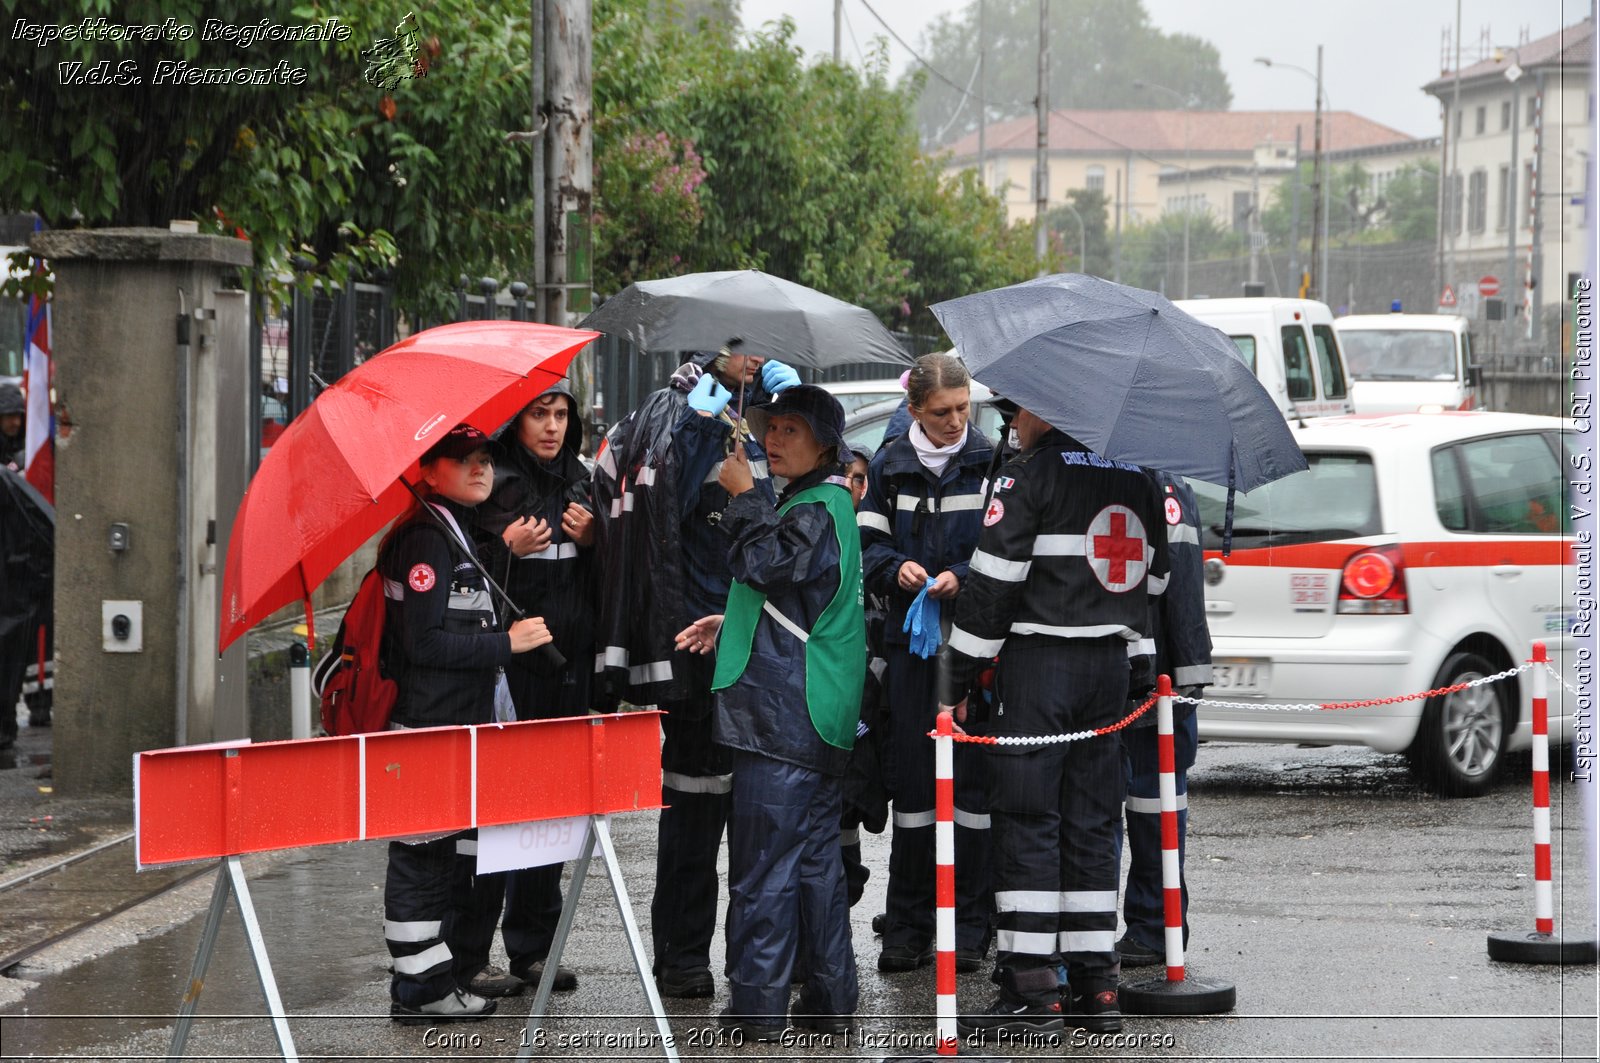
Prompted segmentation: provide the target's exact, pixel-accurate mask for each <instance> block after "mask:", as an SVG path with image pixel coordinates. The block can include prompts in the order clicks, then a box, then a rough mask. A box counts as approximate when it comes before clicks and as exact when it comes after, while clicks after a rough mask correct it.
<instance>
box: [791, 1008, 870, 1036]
mask: <svg viewBox="0 0 1600 1063" xmlns="http://www.w3.org/2000/svg"><path fill="white" fill-rule="evenodd" d="M855 1024H856V1017H855V1016H854V1015H828V1014H824V1013H820V1012H819V1013H817V1014H814V1015H808V1014H804V1013H801V1012H794V1013H793V1014H791V1015H790V1016H789V1025H790V1026H793V1027H794V1028H795V1029H797V1030H810V1031H811V1032H812V1033H825V1034H842V1033H849V1032H850V1027H852V1026H854V1025H855Z"/></svg>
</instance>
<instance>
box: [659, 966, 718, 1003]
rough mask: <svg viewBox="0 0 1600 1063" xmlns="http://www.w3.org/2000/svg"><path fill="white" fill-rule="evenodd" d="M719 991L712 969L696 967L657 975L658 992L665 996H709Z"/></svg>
mask: <svg viewBox="0 0 1600 1063" xmlns="http://www.w3.org/2000/svg"><path fill="white" fill-rule="evenodd" d="M716 991H717V987H716V984H715V983H714V982H713V981H712V980H711V970H710V968H707V967H695V968H693V969H691V970H687V971H662V972H661V973H660V974H658V975H656V992H658V993H660V994H661V995H662V996H664V997H683V998H689V997H709V996H713V995H714V994H715V993H716Z"/></svg>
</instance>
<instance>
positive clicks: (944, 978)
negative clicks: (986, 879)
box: [933, 712, 956, 1056]
mask: <svg viewBox="0 0 1600 1063" xmlns="http://www.w3.org/2000/svg"><path fill="white" fill-rule="evenodd" d="M952 734H953V730H952V728H951V721H950V714H949V713H947V712H941V713H940V714H939V723H938V730H937V731H936V732H935V735H936V737H935V738H934V742H933V778H934V783H933V795H934V805H933V808H934V822H933V844H934V935H933V941H934V948H935V950H936V952H935V959H934V993H935V1012H934V1014H935V1017H936V1020H937V1024H938V1025H937V1031H938V1046H939V1054H940V1055H941V1056H953V1055H955V1054H956V784H955V742H954V741H953V740H952V737H951V736H952Z"/></svg>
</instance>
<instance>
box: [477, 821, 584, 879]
mask: <svg viewBox="0 0 1600 1063" xmlns="http://www.w3.org/2000/svg"><path fill="white" fill-rule="evenodd" d="M588 838H589V817H588V816H573V817H572V818H571V819H539V820H534V821H532V822H530V823H507V824H504V825H502V826H498V827H479V828H478V874H480V875H487V874H491V873H493V872H495V871H511V870H513V869H515V868H519V867H543V866H545V865H546V864H560V863H564V862H566V861H568V860H576V859H577V858H578V857H580V856H582V855H583V843H584V842H585V841H587V840H588Z"/></svg>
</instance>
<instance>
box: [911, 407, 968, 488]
mask: <svg viewBox="0 0 1600 1063" xmlns="http://www.w3.org/2000/svg"><path fill="white" fill-rule="evenodd" d="M908 434H909V436H910V439H911V446H912V447H913V448H915V449H916V452H917V460H919V461H921V462H922V466H923V468H925V469H927V470H928V471H929V472H931V473H933V474H934V475H935V476H943V475H944V467H945V466H946V465H949V464H950V459H951V458H953V457H955V456H956V454H957V453H958V452H959V451H960V450H961V448H962V447H963V446H964V445H965V444H966V442H967V435H966V433H965V432H963V433H961V438H960V439H958V440H956V441H955V442H954V443H951V444H950V445H949V446H947V447H936V446H934V445H933V440H931V439H929V438H928V433H926V432H924V431H923V430H922V422H920V421H912V422H911V431H910V433H908Z"/></svg>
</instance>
